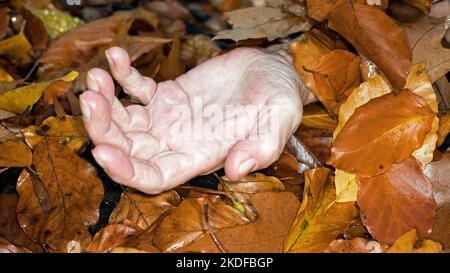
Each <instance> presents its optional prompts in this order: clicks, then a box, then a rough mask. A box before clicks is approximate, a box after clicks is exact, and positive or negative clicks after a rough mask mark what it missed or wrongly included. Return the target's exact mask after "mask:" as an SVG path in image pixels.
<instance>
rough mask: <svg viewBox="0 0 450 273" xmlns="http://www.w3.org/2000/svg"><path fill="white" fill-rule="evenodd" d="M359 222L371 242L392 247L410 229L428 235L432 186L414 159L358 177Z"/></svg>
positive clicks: (421, 234) (431, 210)
mask: <svg viewBox="0 0 450 273" xmlns="http://www.w3.org/2000/svg"><path fill="white" fill-rule="evenodd" d="M358 182H359V193H358V205H359V207H360V209H361V219H362V222H363V224H364V225H365V226H366V227H367V229H368V230H369V232H370V234H371V235H372V236H373V238H374V239H376V240H378V241H379V242H381V243H385V244H388V245H392V244H393V243H394V242H395V240H396V239H397V238H398V237H400V236H401V235H403V234H404V233H405V232H407V231H409V230H411V229H417V230H418V233H419V236H420V237H421V238H425V237H426V236H428V235H429V234H430V233H431V230H432V225H433V218H434V216H435V211H436V201H435V200H434V197H433V191H432V185H431V182H430V181H429V180H428V178H427V177H426V176H425V175H424V174H423V173H422V169H421V168H420V166H419V165H418V164H417V162H416V160H415V158H414V157H409V158H408V159H406V160H405V161H403V162H401V163H398V164H393V165H392V167H391V168H390V169H389V170H388V171H387V172H385V173H383V174H380V175H377V176H372V177H359V176H358Z"/></svg>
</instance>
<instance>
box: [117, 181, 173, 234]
mask: <svg viewBox="0 0 450 273" xmlns="http://www.w3.org/2000/svg"><path fill="white" fill-rule="evenodd" d="M179 203H180V196H178V194H177V192H175V191H173V190H171V191H167V192H164V193H161V194H158V195H155V196H150V195H146V194H143V193H139V192H131V191H125V192H123V193H122V195H121V196H120V201H119V203H118V204H117V206H116V207H115V209H114V211H113V212H112V214H111V216H110V217H109V224H119V223H121V222H123V221H124V220H125V219H126V220H129V221H130V222H132V223H134V224H136V225H137V226H139V228H141V229H147V228H149V227H151V226H152V225H153V223H155V222H156V221H157V220H158V219H159V217H161V215H163V214H164V213H165V212H167V211H168V210H170V209H172V208H175V207H176V206H177V205H178V204H179Z"/></svg>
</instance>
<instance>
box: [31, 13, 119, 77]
mask: <svg viewBox="0 0 450 273" xmlns="http://www.w3.org/2000/svg"><path fill="white" fill-rule="evenodd" d="M123 21H124V17H123V16H120V15H116V16H111V17H107V18H105V19H101V20H97V21H94V22H91V23H88V24H84V25H82V26H80V27H78V28H76V29H74V30H72V31H70V32H67V33H66V34H64V35H63V36H62V37H61V38H59V39H58V40H56V41H55V42H54V43H52V44H51V45H50V46H49V48H48V49H47V51H45V53H44V54H43V55H42V57H41V59H40V62H41V63H43V64H44V65H46V67H45V68H44V70H47V69H52V70H57V69H60V68H66V67H78V66H80V65H83V64H85V63H87V62H88V61H89V60H91V58H92V57H93V56H94V55H96V54H97V53H98V51H99V50H100V49H101V48H103V47H106V46H107V45H108V44H110V43H111V42H112V41H113V40H114V38H115V36H116V34H117V32H118V29H119V27H120V26H121V24H122V23H123Z"/></svg>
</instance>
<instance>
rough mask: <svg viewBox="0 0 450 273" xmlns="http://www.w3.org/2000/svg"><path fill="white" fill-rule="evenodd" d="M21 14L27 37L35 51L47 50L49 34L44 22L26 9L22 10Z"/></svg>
mask: <svg viewBox="0 0 450 273" xmlns="http://www.w3.org/2000/svg"><path fill="white" fill-rule="evenodd" d="M20 13H21V14H22V16H23V19H24V20H25V30H24V32H25V35H26V36H27V38H28V39H29V40H30V42H31V44H32V45H33V48H34V49H35V50H43V49H46V48H47V43H48V34H47V30H46V29H45V26H44V23H43V21H42V20H41V19H40V18H39V17H37V16H35V15H34V14H33V13H31V11H29V10H28V9H26V8H24V7H22V8H21V9H20Z"/></svg>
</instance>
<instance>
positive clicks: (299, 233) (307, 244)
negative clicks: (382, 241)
mask: <svg viewBox="0 0 450 273" xmlns="http://www.w3.org/2000/svg"><path fill="white" fill-rule="evenodd" d="M329 173H330V169H327V168H320V169H313V170H309V171H306V172H305V189H304V192H303V199H302V200H303V201H302V205H301V207H300V209H299V210H298V214H297V218H296V219H295V221H294V223H293V225H292V227H291V230H290V232H289V235H288V236H287V238H286V241H285V244H284V252H321V251H323V250H324V249H325V248H326V247H327V246H328V245H329V244H330V243H331V242H332V241H333V240H335V239H336V238H337V237H338V236H339V235H341V234H343V233H344V232H345V230H346V229H347V228H348V226H349V225H350V223H351V222H352V221H353V220H354V219H355V218H356V217H357V209H356V206H355V203H354V202H347V203H337V202H336V193H335V188H334V184H333V183H332V181H331V179H330V176H329Z"/></svg>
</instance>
